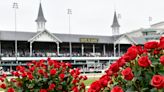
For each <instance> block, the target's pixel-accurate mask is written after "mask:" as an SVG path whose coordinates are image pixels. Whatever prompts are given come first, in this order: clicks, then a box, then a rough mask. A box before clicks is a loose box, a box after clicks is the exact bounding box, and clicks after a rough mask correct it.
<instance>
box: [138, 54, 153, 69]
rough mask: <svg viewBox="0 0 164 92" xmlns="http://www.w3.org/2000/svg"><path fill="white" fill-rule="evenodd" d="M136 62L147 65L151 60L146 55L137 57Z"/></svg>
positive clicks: (142, 65)
mask: <svg viewBox="0 0 164 92" xmlns="http://www.w3.org/2000/svg"><path fill="white" fill-rule="evenodd" d="M138 64H139V66H141V67H148V66H150V65H151V61H150V60H149V58H148V56H142V57H140V58H139V59H138Z"/></svg>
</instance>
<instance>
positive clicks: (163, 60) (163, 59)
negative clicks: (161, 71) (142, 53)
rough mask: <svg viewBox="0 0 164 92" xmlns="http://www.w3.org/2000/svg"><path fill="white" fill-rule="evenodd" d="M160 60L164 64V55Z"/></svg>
mask: <svg viewBox="0 0 164 92" xmlns="http://www.w3.org/2000/svg"><path fill="white" fill-rule="evenodd" d="M160 62H161V64H162V65H164V56H161V57H160Z"/></svg>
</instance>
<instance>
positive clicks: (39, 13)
mask: <svg viewBox="0 0 164 92" xmlns="http://www.w3.org/2000/svg"><path fill="white" fill-rule="evenodd" d="M35 21H36V22H46V19H45V18H44V15H43V10H42V5H41V3H40V6H39V12H38V17H37V19H36V20H35Z"/></svg>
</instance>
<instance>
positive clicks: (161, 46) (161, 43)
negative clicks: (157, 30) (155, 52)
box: [159, 37, 164, 49]
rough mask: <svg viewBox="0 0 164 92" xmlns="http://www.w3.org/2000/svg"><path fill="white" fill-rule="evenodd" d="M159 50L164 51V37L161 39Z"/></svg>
mask: <svg viewBox="0 0 164 92" xmlns="http://www.w3.org/2000/svg"><path fill="white" fill-rule="evenodd" d="M159 48H161V49H164V37H161V38H160V43H159Z"/></svg>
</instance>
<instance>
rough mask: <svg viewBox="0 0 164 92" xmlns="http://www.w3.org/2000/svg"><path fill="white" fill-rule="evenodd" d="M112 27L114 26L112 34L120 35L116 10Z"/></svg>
mask: <svg viewBox="0 0 164 92" xmlns="http://www.w3.org/2000/svg"><path fill="white" fill-rule="evenodd" d="M111 27H112V35H119V28H120V25H119V23H118V19H117V14H116V11H115V12H114V18H113V24H112V25H111Z"/></svg>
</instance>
